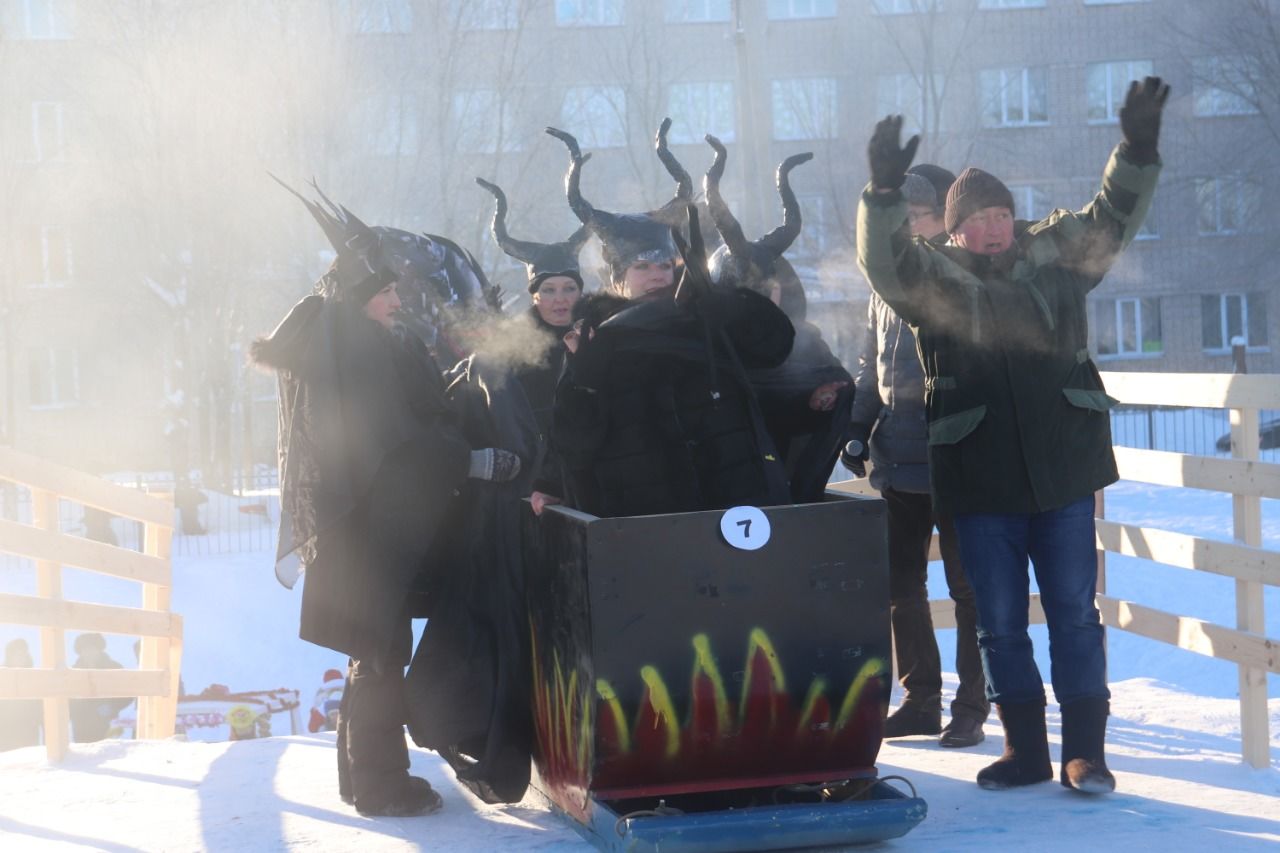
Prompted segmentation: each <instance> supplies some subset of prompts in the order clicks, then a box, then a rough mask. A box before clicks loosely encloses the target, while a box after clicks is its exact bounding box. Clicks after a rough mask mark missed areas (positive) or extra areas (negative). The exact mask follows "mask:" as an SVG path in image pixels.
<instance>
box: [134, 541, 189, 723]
mask: <svg viewBox="0 0 1280 853" xmlns="http://www.w3.org/2000/svg"><path fill="white" fill-rule="evenodd" d="M172 536H173V531H172V530H171V529H170V528H168V527H161V526H160V525H158V524H153V523H150V522H148V523H147V524H146V525H145V526H144V527H143V551H144V553H146V554H147V555H148V556H151V557H159V558H161V559H162V560H166V561H167V560H168V559H169V548H170V542H171V539H172ZM172 582H173V578H172V577H170V578H169V583H170V584H172ZM172 589H173V588H172V586H169V585H164V586H162V585H160V584H154V583H144V584H143V585H142V608H143V609H144V610H156V611H160V612H166V613H167V612H168V611H169V599H170V596H171V593H172ZM171 644H172V638H171V637H143V638H142V642H141V645H140V648H139V652H138V666H139V667H140V668H142V669H159V670H171V668H172V666H173V662H172V659H171V657H172V656H171ZM180 649H181V646H179V650H180ZM169 676H170V677H169V685H170V689H169V690H168V695H166V696H140V697H138V720H137V728H136V729H135V731H134V736H135V737H137V738H138V739H140V740H141V739H147V740H154V739H157V738H167V737H172V736H173V728H174V723H175V718H176V716H177V702H178V696H177V692H178V691H177V686H176V677H177V673H175V672H170V673H169Z"/></svg>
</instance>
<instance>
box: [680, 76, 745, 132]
mask: <svg viewBox="0 0 1280 853" xmlns="http://www.w3.org/2000/svg"><path fill="white" fill-rule="evenodd" d="M733 114H734V110H733V84H732V83H728V82H709V83H673V84H671V87H670V89H668V91H667V115H669V116H671V132H670V133H669V134H668V136H667V138H668V139H669V140H670V141H671V142H673V143H676V144H679V145H689V144H693V143H697V142H701V141H702V138H703V137H704V136H706V135H707V134H708V133H710V134H711V135H713V136H718V137H719V138H720V141H721V142H733V140H734V124H733Z"/></svg>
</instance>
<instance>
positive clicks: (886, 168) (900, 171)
mask: <svg viewBox="0 0 1280 853" xmlns="http://www.w3.org/2000/svg"><path fill="white" fill-rule="evenodd" d="M901 138H902V116H886V117H885V118H882V119H881V120H880V121H878V122H877V123H876V129H875V131H874V132H873V133H872V134H871V141H870V142H869V143H867V162H868V163H869V164H870V165H871V186H872V187H873V188H874V189H876V190H878V191H880V192H888V191H890V190H896V189H897V188H898V187H900V186H902V182H903V181H905V180H906V179H907V169H908V168H909V167H910V166H911V161H912V160H914V159H915V157H916V148H918V147H919V146H920V135H919V134H916V135H915V136H913V137H911V138H910V139H908V140H907V145H906V147H905V148H904V147H902V146H901V145H900V144H899V141H900V140H901Z"/></svg>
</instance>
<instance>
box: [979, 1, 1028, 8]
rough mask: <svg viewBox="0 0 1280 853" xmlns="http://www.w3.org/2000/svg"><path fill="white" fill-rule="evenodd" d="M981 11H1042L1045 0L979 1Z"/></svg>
mask: <svg viewBox="0 0 1280 853" xmlns="http://www.w3.org/2000/svg"><path fill="white" fill-rule="evenodd" d="M978 8H979V9H1042V8H1044V0H978Z"/></svg>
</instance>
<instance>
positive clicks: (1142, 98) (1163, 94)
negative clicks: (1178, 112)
mask: <svg viewBox="0 0 1280 853" xmlns="http://www.w3.org/2000/svg"><path fill="white" fill-rule="evenodd" d="M1168 99H1169V85H1168V84H1167V83H1163V82H1161V80H1160V78H1159V77H1148V78H1146V79H1145V80H1143V81H1142V82H1141V83H1139V82H1138V81H1137V80H1134V81H1133V82H1132V83H1130V84H1129V94H1128V95H1127V96H1126V97H1125V99H1124V106H1123V107H1121V108H1120V132H1121V133H1123V134H1124V141H1125V143H1127V144H1128V146H1129V155H1130V157H1132V158H1133V160H1134V161H1135V162H1137V163H1138V164H1139V165H1146V164H1148V163H1154V162H1155V161H1156V159H1157V156H1158V155H1157V154H1156V145H1157V143H1159V141H1160V116H1161V115H1162V114H1163V113H1164V102H1165V101H1167V100H1168Z"/></svg>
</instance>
